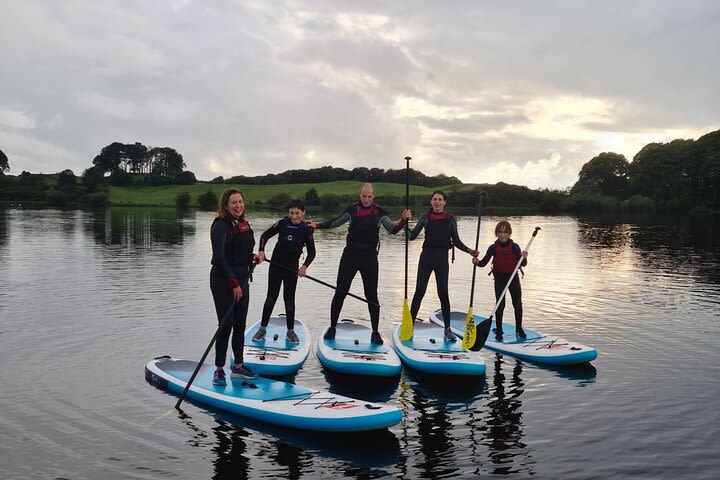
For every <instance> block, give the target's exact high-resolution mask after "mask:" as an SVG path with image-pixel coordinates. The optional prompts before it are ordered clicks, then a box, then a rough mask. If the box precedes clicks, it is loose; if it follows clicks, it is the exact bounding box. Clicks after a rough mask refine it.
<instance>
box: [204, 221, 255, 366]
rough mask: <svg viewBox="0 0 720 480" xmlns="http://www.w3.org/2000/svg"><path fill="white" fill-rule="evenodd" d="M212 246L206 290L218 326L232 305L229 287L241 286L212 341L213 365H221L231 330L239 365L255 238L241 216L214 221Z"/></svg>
mask: <svg viewBox="0 0 720 480" xmlns="http://www.w3.org/2000/svg"><path fill="white" fill-rule="evenodd" d="M210 242H211V244H212V260H211V262H210V263H212V267H211V268H210V290H211V291H212V295H213V301H214V302H215V311H216V312H217V317H218V324H220V322H221V321H222V319H223V318H225V314H226V313H227V311H228V310H229V309H230V308H231V307H232V306H233V303H234V299H233V288H235V287H237V286H240V287H242V292H243V296H242V297H241V298H240V300H239V301H238V302H237V305H235V311H234V312H233V315H232V322H229V321H228V322H225V324H224V325H223V326H222V328H220V330H219V331H218V334H217V339H216V340H215V366H217V367H223V366H225V356H226V353H227V347H228V340H229V339H230V332H231V331H232V350H233V356H234V357H235V363H242V361H243V349H244V347H245V341H244V335H245V320H246V318H247V312H248V304H249V301H250V282H249V281H246V280H248V277H249V276H250V271H251V270H250V266H251V265H252V258H253V247H254V246H255V237H254V236H253V231H252V229H251V228H250V224H249V223H248V222H247V220H245V219H244V218H243V217H241V218H239V219H237V220H235V219H233V218H232V217H230V216H228V218H227V219H224V218H220V217H218V218H216V219H215V220H214V221H213V223H212V226H211V227H210Z"/></svg>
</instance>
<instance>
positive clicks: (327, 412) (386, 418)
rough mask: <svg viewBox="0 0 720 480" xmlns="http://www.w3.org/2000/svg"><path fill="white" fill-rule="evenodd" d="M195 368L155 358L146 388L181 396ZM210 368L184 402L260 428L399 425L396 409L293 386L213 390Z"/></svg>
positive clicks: (264, 383)
mask: <svg viewBox="0 0 720 480" xmlns="http://www.w3.org/2000/svg"><path fill="white" fill-rule="evenodd" d="M196 367H197V362H194V361H191V360H178V359H174V358H171V357H158V358H155V359H153V360H151V361H150V362H148V364H147V365H146V366H145V378H146V379H147V381H148V382H150V383H152V384H153V385H155V386H158V387H160V388H162V389H164V390H168V391H171V392H174V393H177V394H181V393H182V391H183V389H184V388H185V386H186V385H187V382H188V380H189V379H190V376H191V375H192V373H193V371H194V370H195V368H196ZM214 371H215V367H214V366H213V365H208V364H203V365H202V367H200V371H199V372H198V374H197V376H196V377H195V380H194V381H193V383H192V385H191V386H190V389H189V390H188V393H187V397H189V398H192V399H193V400H196V401H198V402H202V403H204V404H206V405H209V406H212V407H215V408H218V409H221V410H225V411H228V412H231V413H234V414H237V415H242V416H245V417H249V418H252V419H255V420H259V421H262V422H267V423H272V424H275V425H279V426H283V427H290V428H297V429H303V430H317V431H325V432H356V431H365V430H378V429H383V428H387V427H391V426H393V425H397V424H398V423H400V421H402V412H401V411H400V410H399V409H398V408H395V407H391V406H387V405H381V404H377V403H371V402H365V401H362V400H356V399H353V398H349V397H345V396H342V395H336V394H333V393H328V392H323V391H318V390H314V389H309V388H305V387H302V386H298V385H293V384H291V383H286V382H281V381H279V380H271V379H269V378H262V377H258V378H256V379H254V380H245V379H241V378H232V377H230V375H229V373H226V375H227V386H223V387H220V386H215V385H213V384H212V376H213V372H214Z"/></svg>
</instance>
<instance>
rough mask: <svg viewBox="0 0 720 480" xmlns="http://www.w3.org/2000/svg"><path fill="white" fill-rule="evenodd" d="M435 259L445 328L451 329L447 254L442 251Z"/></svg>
mask: <svg viewBox="0 0 720 480" xmlns="http://www.w3.org/2000/svg"><path fill="white" fill-rule="evenodd" d="M437 257H438V258H436V259H435V266H434V268H435V283H436V284H437V293H438V298H439V299H440V308H441V309H442V314H443V323H444V324H445V328H448V327H450V295H449V294H448V277H449V275H450V266H449V265H448V259H447V252H446V251H442V252H439V253H438V255H437Z"/></svg>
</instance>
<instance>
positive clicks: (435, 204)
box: [430, 193, 445, 213]
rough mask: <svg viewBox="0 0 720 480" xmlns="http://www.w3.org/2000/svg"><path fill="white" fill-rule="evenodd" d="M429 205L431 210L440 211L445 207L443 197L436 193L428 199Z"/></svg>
mask: <svg viewBox="0 0 720 480" xmlns="http://www.w3.org/2000/svg"><path fill="white" fill-rule="evenodd" d="M430 205H431V206H432V209H433V212H435V213H440V212H442V211H443V209H444V208H445V197H443V196H442V195H440V194H439V193H436V194H435V195H433V196H432V198H431V199H430Z"/></svg>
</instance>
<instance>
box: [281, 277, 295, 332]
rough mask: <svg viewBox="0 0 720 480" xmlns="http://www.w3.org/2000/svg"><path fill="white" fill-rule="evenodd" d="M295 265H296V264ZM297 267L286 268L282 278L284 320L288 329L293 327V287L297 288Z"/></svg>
mask: <svg viewBox="0 0 720 480" xmlns="http://www.w3.org/2000/svg"><path fill="white" fill-rule="evenodd" d="M296 267H297V266H296ZM296 271H297V268H295V270H294V271H291V270H288V271H287V272H286V273H285V276H284V278H283V300H284V301H285V322H286V325H287V328H288V330H290V329H292V328H295V289H296V288H297V282H298V277H297V273H295V272H296Z"/></svg>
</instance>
